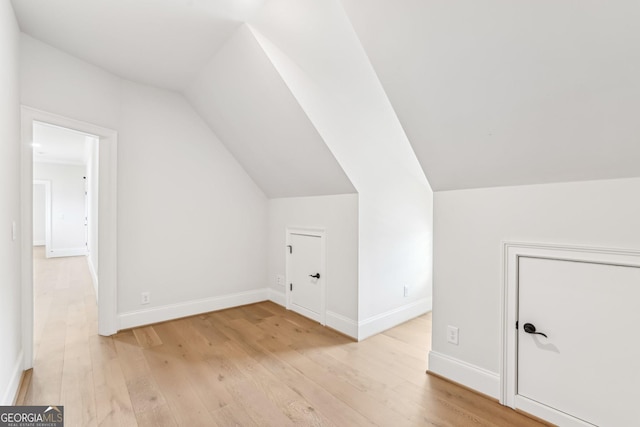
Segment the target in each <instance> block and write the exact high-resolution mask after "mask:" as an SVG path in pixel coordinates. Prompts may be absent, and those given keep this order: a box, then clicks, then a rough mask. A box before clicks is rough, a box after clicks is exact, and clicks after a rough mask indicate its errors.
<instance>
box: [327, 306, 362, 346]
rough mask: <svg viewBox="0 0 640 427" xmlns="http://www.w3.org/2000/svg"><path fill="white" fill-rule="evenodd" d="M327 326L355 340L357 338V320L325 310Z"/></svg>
mask: <svg viewBox="0 0 640 427" xmlns="http://www.w3.org/2000/svg"><path fill="white" fill-rule="evenodd" d="M327 326H328V327H330V328H332V329H335V330H336V331H338V332H341V333H343V334H345V335H347V336H349V337H351V338H353V339H355V340H357V339H358V322H357V321H355V320H353V319H351V318H349V317H346V316H343V315H342V314H338V313H334V312H333V311H329V310H327Z"/></svg>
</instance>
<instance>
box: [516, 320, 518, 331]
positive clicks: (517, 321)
mask: <svg viewBox="0 0 640 427" xmlns="http://www.w3.org/2000/svg"><path fill="white" fill-rule="evenodd" d="M516 329H518V321H517V320H516Z"/></svg>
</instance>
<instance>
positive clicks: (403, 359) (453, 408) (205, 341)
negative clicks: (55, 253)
mask: <svg viewBox="0 0 640 427" xmlns="http://www.w3.org/2000/svg"><path fill="white" fill-rule="evenodd" d="M34 258H35V259H34V265H35V272H34V274H35V282H36V289H35V295H36V302H35V304H36V310H35V311H36V331H35V332H36V333H35V335H36V359H35V368H34V370H33V372H32V374H31V375H30V376H28V377H27V381H25V384H24V385H23V389H22V390H21V394H20V395H21V396H24V398H23V399H24V401H23V402H19V403H21V404H26V405H31V404H33V405H49V404H61V405H64V407H65V416H66V424H65V425H66V426H67V427H70V426H97V425H101V426H136V425H139V426H254V425H259V426H289V425H298V426H340V427H341V426H373V425H378V426H393V427H399V426H428V425H430V426H510V427H511V426H535V425H541V424H539V423H537V422H536V421H534V420H532V419H529V418H527V417H525V416H523V415H521V414H518V413H516V412H515V411H512V410H511V409H508V408H505V407H503V406H500V405H499V404H498V403H496V402H493V401H491V400H489V399H486V398H484V397H482V396H480V395H478V394H475V393H473V392H471V391H469V390H466V389H464V388H461V387H458V386H456V385H454V384H451V383H449V382H447V381H444V380H442V379H440V378H437V377H433V376H429V375H426V374H425V370H426V368H427V365H426V359H427V353H428V351H429V346H430V341H431V337H430V331H431V317H430V315H429V314H428V315H424V316H421V317H419V318H417V319H414V320H412V321H410V322H407V323H405V324H403V325H400V326H398V327H396V328H394V329H391V330H389V331H387V332H385V333H382V334H379V335H377V336H374V337H371V338H369V339H367V340H365V341H363V342H360V343H356V342H353V341H352V340H350V339H348V338H346V337H344V336H342V335H340V334H338V333H336V332H334V331H332V330H330V329H327V328H323V327H321V326H320V325H318V324H316V323H314V322H312V321H310V320H308V319H306V318H304V317H301V316H298V315H297V314H295V313H292V312H290V311H287V310H285V309H283V308H282V307H280V306H278V305H276V304H273V303H270V302H265V303H260V304H254V305H251V306H245V307H238V308H234V309H229V310H224V311H219V312H213V313H208V314H204V315H200V316H194V317H190V318H185V319H179V320H174V321H171V322H165V323H160V324H156V325H152V326H146V327H142V328H136V329H133V330H127V331H122V332H120V333H118V334H117V335H115V336H113V337H107V338H105V337H100V336H98V335H97V334H96V330H97V308H96V302H95V294H94V290H93V287H92V285H91V279H90V276H89V272H88V269H87V267H86V261H85V259H84V257H75V258H59V259H49V260H46V259H44V252H43V251H42V250H41V249H40V248H36V250H35V253H34Z"/></svg>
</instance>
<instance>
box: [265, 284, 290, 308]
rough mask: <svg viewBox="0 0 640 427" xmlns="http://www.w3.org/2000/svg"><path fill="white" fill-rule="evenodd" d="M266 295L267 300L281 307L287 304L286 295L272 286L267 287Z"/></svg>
mask: <svg viewBox="0 0 640 427" xmlns="http://www.w3.org/2000/svg"><path fill="white" fill-rule="evenodd" d="M267 295H268V299H269V301H273V302H275V303H276V304H278V305H281V306H283V307H286V306H287V296H286V295H285V294H284V292H280V291H278V290H275V289H273V288H267Z"/></svg>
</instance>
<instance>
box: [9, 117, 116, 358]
mask: <svg viewBox="0 0 640 427" xmlns="http://www.w3.org/2000/svg"><path fill="white" fill-rule="evenodd" d="M21 112H22V116H21V123H22V124H21V126H22V177H21V194H22V206H21V208H22V221H21V224H22V227H21V231H22V233H21V234H22V241H21V243H22V286H23V343H24V344H23V346H24V369H30V368H32V367H33V355H34V348H33V344H34V317H35V316H34V288H33V256H34V243H42V229H43V228H44V248H43V251H46V257H64V256H79V255H88V264H89V269H90V271H91V275H92V280H93V283H94V287H95V289H96V297H97V299H98V333H99V334H100V335H105V336H108V335H112V334H114V333H116V332H117V330H118V325H117V316H116V194H117V193H116V190H117V187H116V154H117V132H115V131H113V130H111V129H106V128H102V127H99V126H96V125H93V124H90V123H85V122H81V121H78V120H74V119H70V118H67V117H62V116H58V115H56V114H52V113H48V112H45V111H41V110H36V109H33V108H30V107H25V106H23V107H22V111H21ZM60 135H65V136H66V138H62V139H66V140H67V142H66V143H64V142H61V141H57V142H56V141H55V140H56V136H58V137H59V136H60ZM70 135H73V137H70ZM74 138H75V142H76V144H75V149H73V148H71V147H72V146H73V145H74V143H69V139H71V140H74ZM52 141H53V142H52ZM56 144H58V145H59V146H58V148H57V149H54V148H52V147H54V146H55V145H56ZM45 145H46V146H45ZM78 147H82V149H81V150H78V149H77V148H78ZM74 156H75V157H74ZM36 178H37V182H34V179H36ZM65 182H66V184H70V185H69V186H67V185H65ZM43 187H44V193H45V197H44V200H43V199H42V188H43ZM47 190H48V194H49V197H48V198H47V196H46V194H47ZM85 193H86V194H85ZM42 205H44V207H45V212H44V213H43V212H41V211H40V208H41V207H42ZM47 212H48V213H47ZM43 216H44V220H42V217H43ZM98 219H99V220H98ZM43 223H44V224H43ZM36 233H38V234H36ZM43 254H44V253H43Z"/></svg>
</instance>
